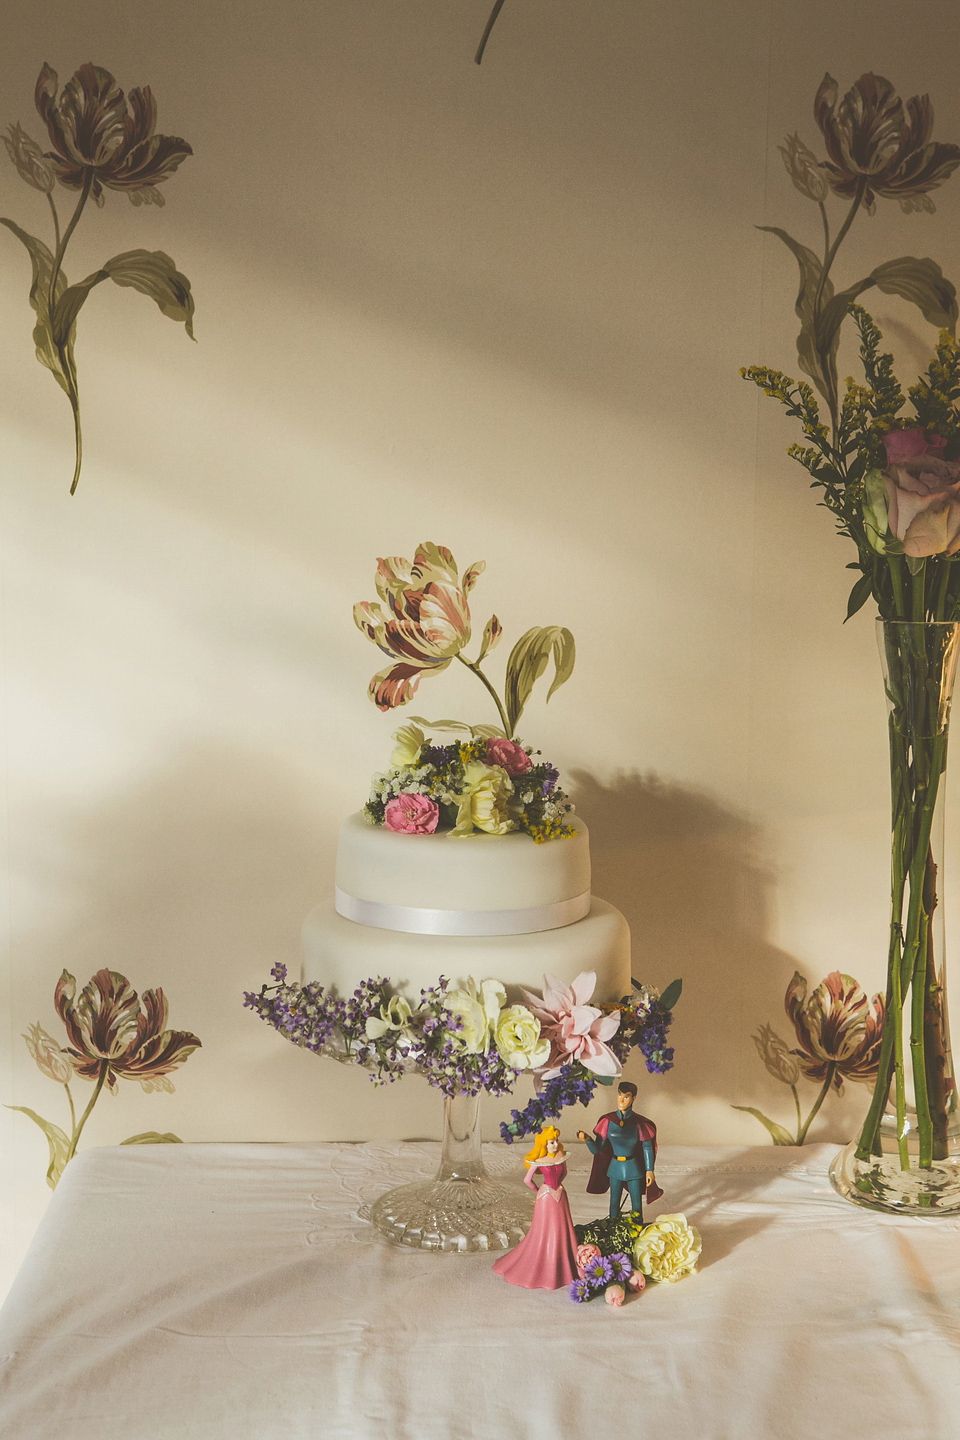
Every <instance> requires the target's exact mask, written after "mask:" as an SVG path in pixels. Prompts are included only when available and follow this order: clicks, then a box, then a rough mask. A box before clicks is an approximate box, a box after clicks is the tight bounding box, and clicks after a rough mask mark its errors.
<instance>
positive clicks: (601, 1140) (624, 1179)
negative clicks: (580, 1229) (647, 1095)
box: [577, 1080, 663, 1223]
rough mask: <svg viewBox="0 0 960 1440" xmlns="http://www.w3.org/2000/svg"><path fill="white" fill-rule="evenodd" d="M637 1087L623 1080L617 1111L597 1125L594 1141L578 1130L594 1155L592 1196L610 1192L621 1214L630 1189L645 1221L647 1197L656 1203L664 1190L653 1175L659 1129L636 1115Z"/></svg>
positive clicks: (612, 1210)
mask: <svg viewBox="0 0 960 1440" xmlns="http://www.w3.org/2000/svg"><path fill="white" fill-rule="evenodd" d="M636 1098H637V1087H636V1085H634V1084H633V1083H632V1081H630V1080H621V1081H620V1084H619V1085H618V1087H617V1108H616V1110H611V1111H610V1112H609V1114H607V1115H601V1117H600V1119H599V1120H598V1121H597V1123H596V1125H595V1126H594V1131H593V1133H594V1136H595V1138H594V1139H592V1140H591V1139H588V1138H587V1135H586V1132H585V1131H583V1130H578V1131H577V1138H578V1139H579V1140H586V1142H587V1149H588V1150H589V1151H590V1153H591V1154H592V1156H593V1170H592V1171H591V1172H590V1179H589V1181H588V1182H587V1194H588V1195H602V1194H603V1193H604V1192H605V1191H606V1190H607V1189H609V1191H610V1214H611V1215H619V1214H620V1204H621V1201H622V1199H623V1191H624V1188H626V1190H627V1192H628V1194H629V1196H630V1201H631V1204H632V1206H633V1208H634V1210H636V1212H637V1218H638V1220H640V1221H641V1223H642V1221H643V1197H644V1196H646V1198H647V1200H649V1201H650V1203H651V1204H652V1203H653V1201H654V1200H659V1198H660V1196H661V1195H662V1194H663V1191H662V1190H661V1189H660V1187H659V1185H658V1184H657V1183H656V1178H655V1176H654V1173H653V1166H654V1162H655V1160H656V1158H657V1127H656V1125H654V1123H653V1121H652V1120H648V1119H647V1117H646V1116H645V1115H634V1113H633V1102H634V1100H635V1099H636Z"/></svg>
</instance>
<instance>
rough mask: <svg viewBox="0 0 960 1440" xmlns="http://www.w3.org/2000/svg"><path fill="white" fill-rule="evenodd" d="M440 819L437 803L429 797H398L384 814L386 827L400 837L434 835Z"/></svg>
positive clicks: (387, 807)
mask: <svg viewBox="0 0 960 1440" xmlns="http://www.w3.org/2000/svg"><path fill="white" fill-rule="evenodd" d="M439 819H440V810H439V807H438V806H437V802H436V801H435V800H431V799H430V796H429V795H397V796H395V797H394V799H393V800H388V801H387V803H386V806H385V807H384V812H383V824H384V827H385V828H386V829H387V830H395V831H396V832H397V833H398V834H399V835H432V834H433V832H434V830H436V828H437V821H438V820H439Z"/></svg>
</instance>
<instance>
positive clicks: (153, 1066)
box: [8, 970, 200, 1190]
mask: <svg viewBox="0 0 960 1440" xmlns="http://www.w3.org/2000/svg"><path fill="white" fill-rule="evenodd" d="M53 1003H54V1006H55V1008H56V1011H57V1014H58V1015H59V1016H60V1019H61V1020H62V1021H63V1024H64V1028H65V1029H66V1032H67V1041H68V1043H67V1044H66V1045H65V1046H63V1045H60V1044H59V1043H58V1042H57V1041H56V1040H55V1039H54V1038H53V1036H52V1035H48V1034H47V1032H46V1031H45V1030H44V1029H43V1027H42V1026H41V1025H40V1024H39V1023H38V1024H36V1025H31V1026H30V1027H29V1029H28V1030H27V1032H26V1034H25V1035H24V1037H23V1038H24V1040H25V1041H26V1044H27V1049H28V1050H29V1051H30V1054H31V1055H32V1057H33V1059H34V1061H35V1062H36V1064H37V1066H38V1068H39V1069H40V1070H41V1072H42V1073H43V1074H44V1075H46V1076H47V1077H48V1079H50V1080H56V1082H57V1083H58V1084H59V1085H62V1086H63V1087H64V1090H65V1091H66V1096H67V1103H68V1105H69V1107H70V1122H71V1133H70V1134H69V1135H68V1134H67V1133H66V1131H65V1130H62V1129H61V1128H60V1126H59V1125H55V1124H53V1122H52V1121H50V1120H44V1119H43V1118H42V1117H41V1116H39V1115H38V1114H37V1113H36V1111H34V1110H30V1109H28V1108H27V1106H25V1105H11V1106H9V1107H8V1108H9V1109H11V1110H19V1111H20V1113H21V1114H23V1115H27V1116H29V1118H30V1119H31V1120H32V1121H33V1122H34V1124H36V1125H38V1126H39V1127H40V1129H41V1130H42V1131H43V1133H44V1135H45V1136H46V1137H47V1144H48V1145H49V1147H50V1164H49V1166H48V1167H47V1184H48V1185H49V1186H50V1188H51V1190H53V1189H55V1188H56V1185H57V1181H58V1180H59V1179H60V1176H61V1175H62V1174H63V1171H64V1169H65V1167H66V1166H67V1165H68V1164H69V1162H70V1161H71V1160H72V1159H73V1157H74V1155H75V1154H76V1150H77V1144H78V1142H79V1140H80V1136H81V1134H82V1133H83V1128H84V1126H85V1125H86V1123H87V1121H88V1119H89V1118H90V1115H91V1113H92V1111H93V1107H94V1106H95V1105H96V1103H97V1101H98V1099H99V1098H100V1092H101V1091H102V1089H103V1087H104V1085H106V1086H107V1087H108V1089H109V1090H110V1091H112V1092H113V1093H114V1094H115V1093H116V1090H117V1080H118V1079H121V1080H139V1082H140V1085H141V1088H142V1089H143V1090H144V1091H145V1092H146V1093H147V1094H149V1093H150V1092H151V1091H153V1090H165V1091H167V1092H171V1091H172V1090H173V1083H172V1081H171V1080H170V1073H171V1071H173V1070H176V1069H177V1068H178V1066H180V1065H182V1064H183V1063H184V1061H185V1060H188V1059H189V1057H190V1056H191V1055H192V1054H193V1052H194V1050H197V1049H199V1047H200V1041H199V1040H198V1039H197V1037H196V1035H191V1034H190V1033H189V1032H188V1031H186V1030H168V1029H167V1001H166V997H165V996H164V993H163V991H162V990H144V992H143V996H142V999H141V997H140V996H138V995H137V992H136V990H134V988H133V986H132V985H131V984H130V981H129V980H128V979H127V978H126V977H125V976H124V975H119V974H117V972H116V971H115V970H98V971H97V973H96V975H94V976H93V977H92V978H91V979H90V980H89V981H88V982H87V984H86V985H85V986H84V987H83V989H82V990H81V991H80V994H79V995H77V982H76V980H75V979H74V977H73V976H72V975H71V974H69V973H68V971H66V970H64V972H63V974H62V975H61V976H60V979H59V980H58V981H57V987H56V990H55V991H54V997H53ZM77 1078H79V1079H82V1080H89V1081H91V1082H92V1083H93V1086H94V1089H93V1094H92V1095H91V1097H90V1099H89V1101H88V1103H87V1105H86V1107H85V1108H84V1110H83V1112H82V1114H81V1115H80V1117H79V1118H78V1117H77V1109H76V1104H75V1102H74V1097H73V1093H72V1091H71V1089H70V1084H71V1081H73V1080H74V1079H77ZM169 1143H179V1140H178V1137H177V1136H176V1135H171V1134H169V1133H167V1134H163V1135H161V1134H159V1133H158V1132H157V1131H155V1130H146V1131H143V1132H141V1133H140V1134H138V1135H131V1136H129V1137H128V1139H126V1140H123V1141H121V1144H123V1145H159V1144H169Z"/></svg>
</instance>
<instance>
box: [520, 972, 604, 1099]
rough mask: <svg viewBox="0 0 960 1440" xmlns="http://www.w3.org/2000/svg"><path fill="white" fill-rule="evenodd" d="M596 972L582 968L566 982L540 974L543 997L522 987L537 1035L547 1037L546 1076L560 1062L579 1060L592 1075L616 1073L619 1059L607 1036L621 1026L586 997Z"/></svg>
mask: <svg viewBox="0 0 960 1440" xmlns="http://www.w3.org/2000/svg"><path fill="white" fill-rule="evenodd" d="M596 985H597V976H596V973H595V972H594V971H593V970H584V971H583V973H582V974H580V975H578V976H577V978H576V979H575V980H574V981H572V982H571V984H569V985H564V983H563V981H562V980H558V979H557V978H556V976H555V975H544V977H543V999H542V1000H541V999H540V997H539V996H538V995H531V994H530V993H529V991H527V990H524V992H523V994H524V998H525V999H526V1002H527V1004H528V1005H529V1007H530V1009H531V1010H532V1011H533V1013H534V1015H535V1016H536V1017H537V1019H538V1020H539V1021H540V1035H541V1037H542V1038H543V1039H545V1040H549V1041H550V1059H549V1060H548V1061H547V1064H546V1067H545V1069H544V1071H543V1075H544V1077H545V1078H547V1079H548V1078H549V1077H550V1076H551V1075H555V1074H556V1073H557V1071H558V1070H559V1069H560V1067H561V1065H566V1064H568V1063H569V1062H570V1061H571V1060H579V1061H580V1064H581V1065H582V1066H583V1067H584V1069H585V1070H591V1071H592V1072H593V1074H594V1075H619V1074H620V1061H619V1060H618V1059H617V1057H616V1055H614V1053H613V1051H612V1050H611V1049H610V1047H609V1045H607V1044H606V1041H607V1040H611V1039H612V1038H613V1036H614V1035H616V1033H617V1030H618V1029H619V1028H620V1016H619V1014H616V1015H604V1013H603V1011H602V1010H598V1009H597V1007H596V1006H595V1005H588V1004H587V1001H588V1000H589V999H590V998H591V996H592V995H593V992H594V990H595V989H596Z"/></svg>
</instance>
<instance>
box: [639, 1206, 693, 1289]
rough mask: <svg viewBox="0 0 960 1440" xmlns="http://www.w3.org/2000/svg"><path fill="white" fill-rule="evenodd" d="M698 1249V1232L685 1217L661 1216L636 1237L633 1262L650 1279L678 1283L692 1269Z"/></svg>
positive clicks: (690, 1272) (689, 1273)
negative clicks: (675, 1281) (676, 1281)
mask: <svg viewBox="0 0 960 1440" xmlns="http://www.w3.org/2000/svg"><path fill="white" fill-rule="evenodd" d="M701 1246H702V1241H701V1239H700V1232H699V1231H698V1230H695V1229H694V1227H693V1226H692V1225H688V1224H687V1217H686V1215H661V1216H660V1217H659V1219H657V1220H654V1222H653V1224H652V1225H645V1226H644V1227H643V1230H642V1231H641V1232H640V1234H639V1235H638V1236H637V1239H636V1242H635V1244H634V1247H633V1259H634V1263H635V1265H636V1267H637V1269H638V1270H642V1271H643V1273H644V1275H649V1276H650V1279H651V1280H667V1281H669V1280H682V1279H683V1277H684V1275H692V1274H693V1272H694V1271H695V1270H696V1268H697V1260H698V1259H699V1258H700V1249H701Z"/></svg>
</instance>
